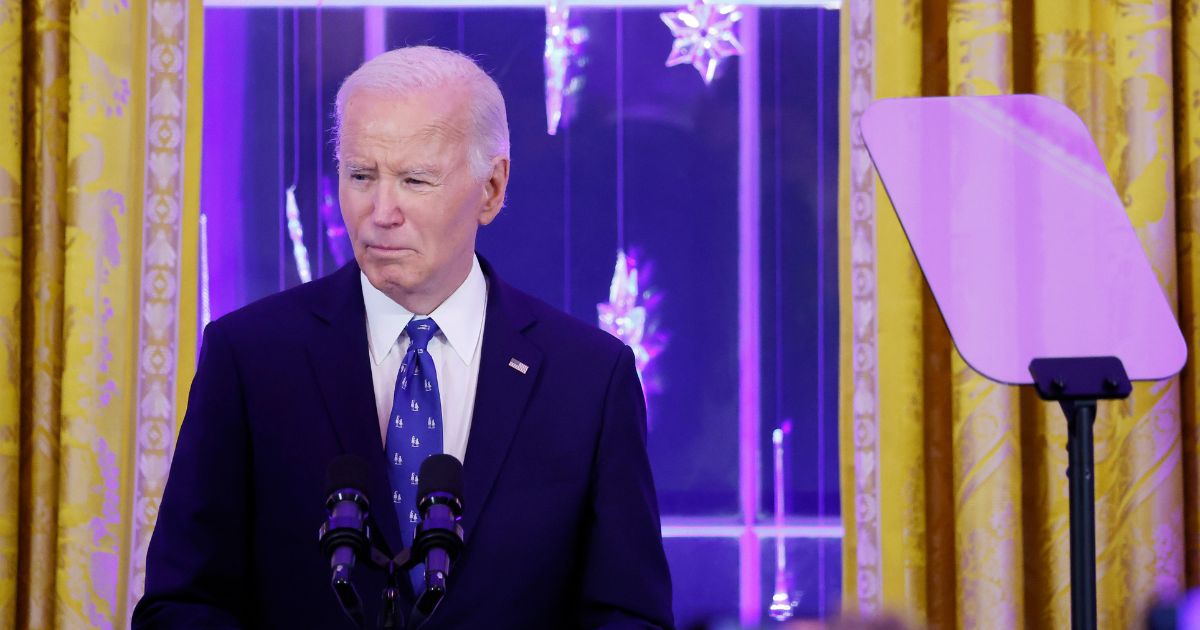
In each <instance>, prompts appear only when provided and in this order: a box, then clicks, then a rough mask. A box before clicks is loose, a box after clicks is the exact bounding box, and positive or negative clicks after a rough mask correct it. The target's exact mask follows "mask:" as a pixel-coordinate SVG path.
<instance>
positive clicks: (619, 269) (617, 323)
mask: <svg viewBox="0 0 1200 630" xmlns="http://www.w3.org/2000/svg"><path fill="white" fill-rule="evenodd" d="M647 276H649V272H648V270H643V278H642V279H643V280H645V279H646V277H647ZM658 301H659V296H658V295H656V294H654V293H653V292H652V291H650V290H649V289H642V288H641V287H640V286H639V284H638V265H637V260H636V259H635V258H634V256H633V254H630V255H628V256H627V255H626V254H625V252H624V251H620V250H618V251H617V266H616V269H615V270H614V271H613V279H612V285H611V286H610V287H609V289H608V301H607V302H601V303H599V304H597V305H596V311H597V312H598V314H599V316H600V328H602V329H603V330H605V331H607V332H608V333H609V334H611V335H613V336H614V337H616V338H617V339H620V340H621V341H623V342H625V344H626V345H628V346H629V348H630V349H632V350H633V360H634V367H635V368H637V373H638V377H639V378H641V379H642V385H643V387H644V389H645V392H646V394H650V393H651V390H652V389H656V388H655V387H654V385H655V383H654V382H653V381H649V380H647V373H648V368H649V367H650V362H651V361H653V360H654V357H656V356H658V355H659V354H660V353H661V352H662V349H663V347H664V346H665V345H666V338H665V336H663V335H662V334H660V333H659V332H658V331H657V329H656V322H657V319H658V318H657V316H656V311H657V308H658Z"/></svg>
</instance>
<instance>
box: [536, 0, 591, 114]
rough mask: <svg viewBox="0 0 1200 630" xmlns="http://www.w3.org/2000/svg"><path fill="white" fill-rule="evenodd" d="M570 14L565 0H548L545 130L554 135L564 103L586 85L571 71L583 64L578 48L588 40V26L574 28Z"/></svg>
mask: <svg viewBox="0 0 1200 630" xmlns="http://www.w3.org/2000/svg"><path fill="white" fill-rule="evenodd" d="M569 15H570V9H568V8H567V7H566V6H565V4H564V0H550V2H548V3H547V4H546V52H545V54H544V59H543V61H542V66H543V68H544V70H545V73H546V132H547V133H549V134H550V135H552V136H553V135H554V134H555V133H557V131H558V123H559V121H561V120H562V118H563V106H564V103H566V102H567V101H568V98H569V97H570V96H571V95H572V94H574V93H576V92H578V91H579V88H580V87H582V85H583V78H582V77H579V76H569V75H571V74H572V70H573V69H575V68H577V67H579V66H582V65H583V58H582V57H580V56H579V51H580V49H581V48H582V47H583V42H585V41H587V37H588V34H587V29H586V28H583V27H582V26H577V27H574V28H571V27H570V26H569V25H568V23H567V18H568V17H569Z"/></svg>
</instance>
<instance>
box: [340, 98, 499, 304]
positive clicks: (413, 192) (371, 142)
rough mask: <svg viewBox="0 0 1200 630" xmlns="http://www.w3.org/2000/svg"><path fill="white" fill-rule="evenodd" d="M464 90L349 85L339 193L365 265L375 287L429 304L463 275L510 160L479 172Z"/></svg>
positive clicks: (494, 208) (490, 216)
mask: <svg viewBox="0 0 1200 630" xmlns="http://www.w3.org/2000/svg"><path fill="white" fill-rule="evenodd" d="M468 133H469V127H468V117H467V99H466V91H465V90H462V89H460V88H455V87H450V86H447V87H444V88H428V89H423V90H419V91H418V92H415V93H413V94H410V95H407V96H405V97H404V98H402V99H396V98H395V97H389V96H386V95H383V94H381V93H376V92H371V91H359V92H356V93H353V94H351V95H350V97H349V99H348V100H347V102H346V105H345V109H344V110H343V112H342V127H341V161H340V167H339V169H338V170H339V173H338V196H339V199H340V201H341V206H342V218H343V220H344V221H345V223H346V229H347V231H348V232H349V233H350V240H351V242H352V243H353V245H354V257H355V259H357V260H358V264H359V267H361V268H362V270H363V272H364V273H365V274H366V275H367V279H368V280H370V281H371V284H373V285H374V286H375V287H376V288H377V289H379V290H380V291H382V292H383V293H385V294H386V295H388V296H389V297H391V298H392V299H393V300H395V301H396V302H399V303H400V304H401V305H403V306H405V307H406V308H408V309H409V310H412V311H414V312H418V313H422V314H424V313H428V312H429V311H430V310H432V309H433V308H436V307H437V306H438V305H439V304H440V303H441V302H442V300H445V299H446V297H448V296H449V295H450V293H452V292H453V291H454V290H455V289H456V288H458V285H459V284H461V283H462V281H463V280H464V279H465V278H466V277H467V273H468V272H469V271H470V268H471V257H472V255H473V253H474V249H475V233H476V230H478V228H479V226H480V225H487V224H488V223H491V221H492V219H493V218H495V216H496V214H497V213H498V212H499V210H500V205H501V203H502V202H503V197H504V187H505V185H506V184H507V181H508V161H507V160H506V159H498V160H497V161H496V162H494V163H493V169H492V174H491V175H490V176H488V177H487V178H485V179H483V180H479V179H476V178H475V177H473V175H472V173H471V170H470V167H469V161H468V157H467V156H468V153H467V152H468V146H469V137H468Z"/></svg>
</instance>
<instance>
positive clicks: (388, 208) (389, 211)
mask: <svg viewBox="0 0 1200 630" xmlns="http://www.w3.org/2000/svg"><path fill="white" fill-rule="evenodd" d="M371 221H372V222H374V223H375V224H376V225H378V226H380V227H391V226H395V225H400V224H402V223H404V210H403V209H402V208H401V206H400V195H399V191H398V190H397V189H396V185H395V184H394V183H393V182H390V181H387V180H386V179H385V180H381V181H380V182H379V185H378V186H376V187H375V199H374V205H373V206H372V208H371Z"/></svg>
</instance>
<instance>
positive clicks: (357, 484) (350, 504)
mask: <svg viewBox="0 0 1200 630" xmlns="http://www.w3.org/2000/svg"><path fill="white" fill-rule="evenodd" d="M325 478H326V483H327V486H326V488H327V491H328V492H329V498H327V499H326V500H325V511H326V512H327V513H328V515H329V516H328V518H327V519H326V520H325V522H324V523H322V524H321V530H320V544H321V553H322V554H324V555H325V556H326V557H328V558H329V567H330V569H331V570H332V572H333V574H332V576H331V578H330V585H331V586H332V587H333V593H334V595H336V596H337V599H338V604H340V605H341V607H342V611H343V612H345V613H346V616H348V617H350V619H351V621H353V622H354V623H355V625H356V626H357V627H360V628H361V627H362V625H363V609H362V599H361V598H359V596H358V591H357V590H356V589H355V588H354V582H352V581H351V580H350V575H351V573H352V571H353V569H354V561H355V558H356V556H359V555H361V554H364V553H366V552H367V548H368V547H367V545H368V542H367V532H366V520H367V515H368V514H369V511H370V503H369V502H368V501H367V495H366V493H365V492H363V491H362V490H361V489H360V488H365V487H366V485H367V465H366V462H364V461H363V460H362V459H361V458H359V457H358V456H356V455H340V456H338V457H336V458H334V460H333V461H332V462H330V464H329V468H328V469H326V475H325Z"/></svg>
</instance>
